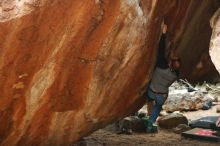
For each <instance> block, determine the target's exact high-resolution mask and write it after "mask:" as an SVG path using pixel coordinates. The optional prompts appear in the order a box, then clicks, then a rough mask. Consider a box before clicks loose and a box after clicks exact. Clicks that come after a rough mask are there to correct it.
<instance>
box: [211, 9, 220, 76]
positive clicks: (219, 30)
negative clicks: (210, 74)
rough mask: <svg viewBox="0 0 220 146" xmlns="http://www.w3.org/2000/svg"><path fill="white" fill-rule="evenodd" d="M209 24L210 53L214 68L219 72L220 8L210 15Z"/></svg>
mask: <svg viewBox="0 0 220 146" xmlns="http://www.w3.org/2000/svg"><path fill="white" fill-rule="evenodd" d="M210 24H211V27H212V29H213V32H212V38H211V42H210V55H211V58H212V61H213V63H214V64H215V67H216V69H217V70H218V72H219V73H220V47H219V46H220V9H218V10H217V11H216V13H215V14H214V16H213V17H212V19H211V22H210Z"/></svg>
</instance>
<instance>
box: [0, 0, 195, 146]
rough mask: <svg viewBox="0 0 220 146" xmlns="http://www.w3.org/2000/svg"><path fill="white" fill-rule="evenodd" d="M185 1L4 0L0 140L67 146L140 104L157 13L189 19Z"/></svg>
mask: <svg viewBox="0 0 220 146" xmlns="http://www.w3.org/2000/svg"><path fill="white" fill-rule="evenodd" d="M181 4H183V5H184V9H180V8H181V7H178V5H181ZM191 5H192V4H191V1H181V2H180V3H179V1H175V0H166V1H162V0H160V1H157V0H102V1H101V0H20V1H18V0H2V1H1V2H0V12H1V13H0V30H1V31H0V89H1V92H0V123H1V124H0V144H1V145H4V146H13V145H22V146H23V145H35V146H37V145H42V146H43V145H53V146H55V145H70V144H71V143H72V142H74V141H76V140H78V139H79V138H81V137H83V136H85V135H88V134H89V133H91V132H92V131H94V130H96V129H98V128H102V127H104V126H105V125H106V124H108V123H110V122H112V121H114V120H116V119H118V118H121V117H124V116H126V115H127V114H129V113H132V112H134V111H136V110H137V109H138V108H139V107H140V106H141V105H143V104H144V97H143V91H144V90H145V86H146V84H147V83H148V81H149V79H150V77H151V72H152V70H153V68H154V64H155V56H156V48H157V44H158V40H159V37H160V31H161V23H162V21H163V19H164V18H165V17H167V18H166V19H168V18H170V20H175V19H174V18H173V17H174V16H176V17H175V18H177V16H178V17H186V16H187V17H188V15H186V14H188V11H187V10H188V8H190V7H191ZM198 8H199V7H198ZM171 12H172V14H177V15H172V16H169V14H170V13H171ZM192 13H193V12H192ZM169 22H170V24H169V26H171V25H172V24H175V25H176V26H175V27H173V28H175V29H178V28H179V27H180V26H181V25H184V23H176V21H169ZM181 22H182V21H181ZM170 31H171V27H170ZM177 32H179V31H177ZM175 34H176V33H175Z"/></svg>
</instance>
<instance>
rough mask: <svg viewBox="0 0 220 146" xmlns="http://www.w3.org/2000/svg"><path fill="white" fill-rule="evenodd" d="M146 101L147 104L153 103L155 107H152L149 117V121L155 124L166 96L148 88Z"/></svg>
mask: <svg viewBox="0 0 220 146" xmlns="http://www.w3.org/2000/svg"><path fill="white" fill-rule="evenodd" d="M147 99H148V101H149V102H153V101H155V105H154V107H153V110H152V113H151V115H150V117H149V121H150V122H152V123H155V122H156V120H157V117H158V116H159V114H160V112H161V110H162V106H163V104H164V103H165V101H166V99H167V94H159V93H155V92H153V91H152V90H151V89H150V88H148V91H147Z"/></svg>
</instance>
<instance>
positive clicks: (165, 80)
mask: <svg viewBox="0 0 220 146" xmlns="http://www.w3.org/2000/svg"><path fill="white" fill-rule="evenodd" d="M166 32H167V25H166V24H164V25H163V27H162V36H161V39H160V43H159V48H158V55H157V63H156V68H155V70H154V72H153V75H152V79H151V81H150V84H149V86H148V90H147V93H146V96H147V110H148V116H149V119H148V124H147V127H146V132H147V133H153V132H157V128H155V127H157V126H155V122H156V119H157V117H158V116H159V114H160V111H161V110H162V105H163V104H164V102H165V101H166V99H167V96H168V88H169V86H170V85H171V84H172V83H173V82H174V81H175V80H177V78H178V76H179V68H180V59H179V58H178V57H174V56H173V55H171V53H170V55H169V59H168V60H167V59H166V57H165V56H166V55H165V48H166V43H165V40H166Z"/></svg>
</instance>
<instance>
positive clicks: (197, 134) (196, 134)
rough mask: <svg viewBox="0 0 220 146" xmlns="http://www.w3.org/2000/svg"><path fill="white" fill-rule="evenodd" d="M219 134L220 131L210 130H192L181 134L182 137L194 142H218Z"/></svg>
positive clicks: (219, 139) (219, 140)
mask: <svg viewBox="0 0 220 146" xmlns="http://www.w3.org/2000/svg"><path fill="white" fill-rule="evenodd" d="M219 132H220V131H214V130H210V129H203V128H194V129H191V130H189V131H186V132H183V133H182V136H183V137H186V138H192V139H196V140H206V141H213V142H220V135H219Z"/></svg>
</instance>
